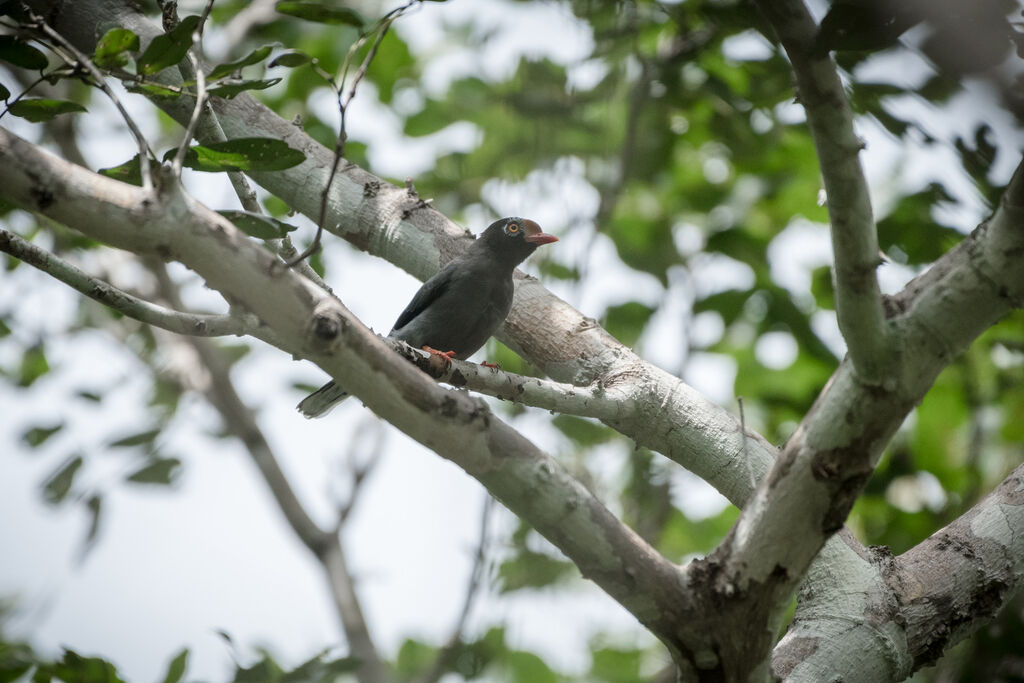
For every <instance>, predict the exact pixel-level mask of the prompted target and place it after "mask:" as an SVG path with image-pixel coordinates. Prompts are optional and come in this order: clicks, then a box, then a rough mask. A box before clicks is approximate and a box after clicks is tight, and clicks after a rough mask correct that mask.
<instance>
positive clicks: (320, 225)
mask: <svg viewBox="0 0 1024 683" xmlns="http://www.w3.org/2000/svg"><path fill="white" fill-rule="evenodd" d="M419 1H420V0H410V2H407V3H406V4H404V5H402V6H400V7H396V8H395V9H393V10H391V11H390V12H388V13H387V14H385V15H384V16H383V17H382V18H381V19H380V21H378V22H377V27H376V30H377V31H379V33H378V34H377V39H376V40H375V41H374V43H373V46H372V47H371V48H370V51H369V52H367V53H366V56H365V57H364V58H363V61H362V63H361V64H360V65H359V70H358V71H356V74H355V77H354V78H353V79H352V85H351V87H350V88H349V91H348V96H347V97H346V96H345V94H344V92H345V80H346V79H347V77H348V68H349V64H350V60H351V57H352V55H353V54H355V52H356V50H358V49H359V48H360V47H362V46H363V45H364V44H365V43H366V36H362V37H360V39H359V40H358V41H356V43H355V44H354V45H352V47H351V48H350V49H349V51H348V54H346V55H345V61H344V63H343V65H342V77H341V84H340V85H339V86H338V87H337V88H335V92H336V94H337V97H338V114H339V118H340V121H339V127H338V138H337V140H336V141H335V143H334V160H333V161H332V162H331V172H330V173H329V174H328V175H327V184H326V185H325V186H324V190H323V193H322V194H321V195H320V215H319V217H318V218H317V221H316V234H315V235H314V236H313V241H312V242H311V243H310V245H309V246H308V247H306V248H305V249H304V250H303V251H302V253H301V254H299V255H298V256H296V257H295V258H293V259H292V260H291V261H288V262H287V264H286V265H287V266H288V267H289V268H291V267H293V266H295V265H297V264H299V263H302V262H303V261H305V260H306V259H307V258H309V257H310V256H312V255H313V254H315V253H316V252H317V251H319V250H320V244H321V241H322V239H323V234H324V223H325V222H326V220H327V200H328V198H329V197H330V195H331V185H333V184H334V178H335V176H336V175H337V174H338V166H340V165H341V160H342V158H343V157H344V155H345V143H346V141H347V140H348V134H347V133H346V131H345V114H346V112H347V111H348V107H349V105H350V104H351V103H352V99H353V98H354V97H355V96H356V88H357V87H358V86H359V82H360V81H362V80H363V77H364V76H365V75H366V71H367V70H368V69H369V68H370V63H371V62H373V58H374V57H376V56H377V50H378V48H380V44H381V43H382V42H383V41H384V37H385V36H386V35H387V34H388V29H390V28H391V24H392V23H394V21H395V20H396V19H397V18H398V17H399V16H401V15H402V13H403V12H405V11H406V10H407V9H409V8H410V7H412V6H413V5H415V4H417V3H418V2H419ZM329 82H330V83H331V84H332V86H333V84H334V81H333V80H330V81H329Z"/></svg>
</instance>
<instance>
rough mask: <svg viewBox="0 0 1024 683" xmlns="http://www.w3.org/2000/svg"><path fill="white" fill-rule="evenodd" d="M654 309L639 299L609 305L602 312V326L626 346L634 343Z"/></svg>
mask: <svg viewBox="0 0 1024 683" xmlns="http://www.w3.org/2000/svg"><path fill="white" fill-rule="evenodd" d="M653 313H654V309H653V308H651V307H650V306H647V305H645V304H642V303H640V302H639V301H627V302H626V303H624V304H619V305H618V306H611V307H609V308H608V310H607V311H605V314H604V328H605V329H606V330H608V331H609V332H610V333H611V335H612V336H613V337H615V338H616V339H618V340H619V341H620V342H622V343H623V344H625V345H626V346H633V345H634V344H636V342H637V339H639V338H640V334H641V333H642V332H643V331H644V326H645V325H646V324H647V321H648V320H650V319H651V315H652V314H653Z"/></svg>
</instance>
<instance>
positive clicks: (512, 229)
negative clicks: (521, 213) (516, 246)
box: [506, 223, 519, 235]
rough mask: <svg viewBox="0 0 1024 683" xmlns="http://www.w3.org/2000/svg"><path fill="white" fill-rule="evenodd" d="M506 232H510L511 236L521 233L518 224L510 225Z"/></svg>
mask: <svg viewBox="0 0 1024 683" xmlns="http://www.w3.org/2000/svg"><path fill="white" fill-rule="evenodd" d="M506 230H508V231H509V232H510V233H511V234H513V235H514V234H516V233H517V232H519V224H518V223H509V224H508V228H506Z"/></svg>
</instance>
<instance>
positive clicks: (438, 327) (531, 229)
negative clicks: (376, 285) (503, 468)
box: [296, 216, 558, 418]
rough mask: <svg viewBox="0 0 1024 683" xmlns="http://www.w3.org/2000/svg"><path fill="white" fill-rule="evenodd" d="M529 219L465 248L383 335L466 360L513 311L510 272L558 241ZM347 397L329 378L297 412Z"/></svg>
mask: <svg viewBox="0 0 1024 683" xmlns="http://www.w3.org/2000/svg"><path fill="white" fill-rule="evenodd" d="M557 241H558V238H557V237H555V236H554V235H552V234H551V233H547V232H544V231H543V230H542V229H541V227H540V226H539V225H538V224H537V223H536V222H534V221H532V220H530V219H528V218H520V217H518V216H510V217H507V218H502V219H499V220H497V221H494V222H493V223H491V224H490V225H489V226H487V229H486V230H484V231H483V232H482V233H480V235H479V237H477V238H476V240H475V241H474V242H473V244H471V245H470V246H469V248H468V249H466V251H465V253H463V254H462V255H461V256H458V257H456V258H455V259H453V260H452V261H451V262H450V263H448V265H446V266H445V267H444V268H442V269H441V270H439V271H438V272H437V274H436V275H434V276H433V277H432V278H430V279H429V280H427V281H426V282H424V283H423V286H421V287H420V288H419V291H417V292H416V294H415V295H414V296H413V297H412V300H411V301H410V302H409V305H408V306H406V307H405V310H404V311H402V313H401V315H399V316H398V320H396V321H395V325H394V327H393V328H392V329H391V331H390V332H389V333H388V337H390V338H392V339H399V340H401V341H404V342H405V343H407V344H409V345H410V346H412V347H413V348H417V349H423V350H424V351H428V352H429V353H432V354H435V355H438V356H443V357H444V358H445V360H446V361H447V359H450V358H456V359H458V360H465V359H466V358H469V357H470V356H472V355H473V354H474V353H476V352H477V350H478V349H480V347H481V346H483V345H484V343H485V342H486V341H487V340H488V339H489V338H490V337H491V335H492V334H493V333H494V331H495V330H496V329H498V326H499V325H501V323H502V322H504V320H505V318H506V317H507V316H508V313H509V311H510V310H511V309H512V295H513V293H514V292H515V286H514V284H513V281H512V273H513V272H514V271H515V269H516V266H518V265H519V264H520V263H522V262H523V261H525V260H526V259H527V258H528V257H529V256H530V254H532V253H533V252H534V251H535V250H536V249H537V247H539V246H541V245H544V244H550V243H552V242H557ZM348 396H349V394H348V393H347V392H346V391H345V390H344V389H343V388H342V387H340V386H338V385H337V384H335V382H334V381H333V380H332V381H330V382H328V383H327V384H325V385H323V386H322V387H320V388H319V389H317V390H316V391H315V392H313V393H312V394H310V395H309V396H307V397H306V398H304V399H302V401H301V402H300V403H299V405H298V406H296V408H297V409H298V411H299V412H300V413H302V414H303V415H304V416H306V417H307V418H314V417H322V416H324V415H326V414H327V413H328V412H329V411H330V410H331V409H332V408H334V407H335V406H336V405H337V404H338V403H340V402H341V401H343V400H345V399H346V398H348Z"/></svg>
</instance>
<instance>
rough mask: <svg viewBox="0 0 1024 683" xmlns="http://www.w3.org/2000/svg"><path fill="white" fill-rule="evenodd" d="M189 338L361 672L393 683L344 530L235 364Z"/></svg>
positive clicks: (213, 396)
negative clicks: (320, 510)
mask: <svg viewBox="0 0 1024 683" xmlns="http://www.w3.org/2000/svg"><path fill="white" fill-rule="evenodd" d="M150 267H151V270H152V271H153V273H154V275H155V276H156V278H157V282H158V284H159V288H160V292H161V295H162V296H163V297H164V298H166V299H168V301H170V302H171V304H172V305H176V306H178V305H180V296H179V295H178V290H177V286H176V285H175V283H174V282H173V281H172V280H171V279H170V276H169V275H168V273H167V269H166V268H165V267H164V264H163V263H160V262H154V261H151V262H150ZM187 341H188V342H189V343H190V344H191V345H192V346H193V348H194V349H195V351H196V353H197V354H198V356H199V358H200V360H201V361H202V363H203V365H204V366H205V367H206V369H207V371H208V372H209V373H210V385H209V388H208V390H207V392H206V395H207V398H208V400H209V401H210V403H211V404H212V405H213V407H214V408H215V409H216V410H217V411H218V412H219V413H220V416H221V419H222V420H223V421H224V426H225V428H226V429H227V431H228V432H230V433H231V434H233V435H234V436H236V437H237V438H238V439H239V440H240V441H241V442H242V443H243V444H244V445H245V447H246V449H247V450H248V452H249V455H250V456H251V457H252V459H253V462H255V464H256V466H257V469H259V471H260V474H262V475H263V478H264V480H265V481H266V483H267V486H268V487H269V488H270V491H271V493H272V494H273V496H274V500H275V501H276V502H277V505H278V507H279V508H280V510H281V512H282V513H283V514H284V516H285V519H286V520H287V521H288V523H289V524H290V525H291V527H292V530H293V531H294V532H295V534H296V535H297V536H298V537H299V540H301V541H302V543H303V544H304V545H305V546H306V547H307V548H308V549H309V550H310V552H312V553H313V555H314V556H315V557H316V558H317V560H319V562H320V564H321V565H322V567H323V569H324V572H325V574H326V576H327V581H328V584H329V586H330V589H331V594H332V596H333V598H334V601H335V605H336V607H337V609H338V616H339V618H340V619H341V622H342V626H343V627H344V629H345V636H346V638H347V640H348V644H349V649H350V651H351V654H352V656H353V657H356V658H358V659H359V660H361V664H360V668H359V669H358V670H357V672H356V673H357V675H358V676H359V680H360V681H365V682H366V683H386V682H388V681H389V680H390V676H388V674H387V669H386V668H385V666H384V664H383V662H382V661H381V659H380V656H379V654H378V653H377V649H376V647H375V646H374V644H373V641H372V640H371V639H370V635H369V629H368V628H367V625H366V620H365V618H364V617H363V613H362V609H361V607H360V604H359V600H358V596H357V594H356V592H355V584H354V582H353V580H352V575H351V572H349V570H348V566H347V564H346V562H345V554H344V550H343V548H342V546H341V541H340V539H339V537H338V534H336V533H333V532H331V531H325V530H323V529H321V528H320V527H319V525H317V523H316V522H315V521H314V520H313V518H312V517H310V515H309V513H308V512H307V510H306V509H305V507H304V506H303V504H302V502H301V501H300V500H299V497H298V495H297V494H296V492H295V490H294V489H293V488H292V487H291V484H290V483H289V481H288V478H287V476H286V475H285V473H284V471H283V470H282V469H281V465H280V463H279V460H278V458H277V456H276V454H275V453H274V451H273V449H272V448H271V446H270V443H269V442H268V441H267V439H266V437H265V436H264V435H263V432H262V430H261V429H260V427H259V423H258V422H257V421H256V417H255V415H253V412H252V410H250V408H249V407H248V406H247V405H246V404H245V402H244V401H242V398H241V397H240V396H239V395H238V392H237V390H236V389H235V386H234V383H233V382H232V380H231V367H230V365H229V364H228V363H227V361H226V360H225V358H224V356H223V354H222V353H221V352H220V351H219V349H217V348H216V347H215V346H213V344H211V343H210V342H209V341H207V340H205V339H195V338H190V339H188V340H187Z"/></svg>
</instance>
